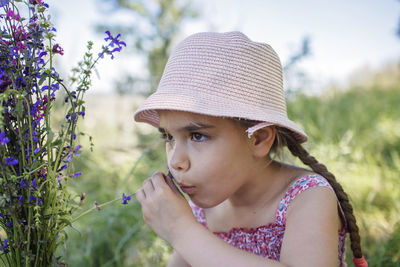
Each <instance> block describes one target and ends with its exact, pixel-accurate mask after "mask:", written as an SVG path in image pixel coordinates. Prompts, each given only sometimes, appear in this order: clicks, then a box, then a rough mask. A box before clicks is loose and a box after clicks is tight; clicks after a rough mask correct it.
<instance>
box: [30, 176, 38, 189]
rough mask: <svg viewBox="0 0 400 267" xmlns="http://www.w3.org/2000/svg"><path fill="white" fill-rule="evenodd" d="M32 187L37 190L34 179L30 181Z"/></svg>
mask: <svg viewBox="0 0 400 267" xmlns="http://www.w3.org/2000/svg"><path fill="white" fill-rule="evenodd" d="M31 184H32V186H33V187H34V188H35V189H37V183H36V178H35V179H33V181H32V183H31Z"/></svg>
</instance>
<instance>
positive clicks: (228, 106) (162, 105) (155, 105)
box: [134, 92, 308, 143]
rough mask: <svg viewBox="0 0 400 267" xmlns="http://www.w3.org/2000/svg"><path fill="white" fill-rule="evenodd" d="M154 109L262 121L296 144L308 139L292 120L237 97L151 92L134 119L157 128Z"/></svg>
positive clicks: (157, 119) (157, 120)
mask: <svg viewBox="0 0 400 267" xmlns="http://www.w3.org/2000/svg"><path fill="white" fill-rule="evenodd" d="M157 110H178V111H186V112H193V113H198V114H203V115H209V116H214V117H230V118H243V119H249V120H256V121H262V122H264V121H265V122H269V123H272V124H274V125H278V126H281V127H284V128H287V129H289V130H291V131H292V132H293V135H294V137H295V138H296V140H297V141H298V142H299V143H303V142H306V141H307V139H308V137H307V135H306V134H305V133H304V131H303V130H302V129H301V128H300V127H299V126H298V125H297V124H296V123H294V122H293V121H291V120H289V119H288V118H287V117H284V116H282V115H281V114H280V113H278V112H277V111H275V110H271V109H266V108H265V107H260V106H256V105H249V104H247V103H245V102H244V101H240V99H235V100H232V99H226V98H225V97H223V96H218V95H207V96H206V97H204V96H201V95H196V96H193V95H185V94H176V92H174V94H169V93H168V92H163V93H160V92H155V93H154V94H152V95H151V96H149V97H148V98H147V99H146V100H145V101H144V103H143V104H142V105H141V107H140V108H139V109H138V110H137V111H136V112H135V114H134V119H135V121H137V122H146V123H149V124H151V125H153V126H154V127H157V128H158V127H159V123H160V121H159V117H158V112H157Z"/></svg>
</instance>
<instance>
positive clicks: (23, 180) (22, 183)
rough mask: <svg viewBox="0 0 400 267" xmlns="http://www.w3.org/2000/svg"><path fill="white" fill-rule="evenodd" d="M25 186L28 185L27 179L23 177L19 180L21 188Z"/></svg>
mask: <svg viewBox="0 0 400 267" xmlns="http://www.w3.org/2000/svg"><path fill="white" fill-rule="evenodd" d="M25 187H26V183H25V179H24V178H22V179H21V180H20V181H19V188H21V189H24V188H25Z"/></svg>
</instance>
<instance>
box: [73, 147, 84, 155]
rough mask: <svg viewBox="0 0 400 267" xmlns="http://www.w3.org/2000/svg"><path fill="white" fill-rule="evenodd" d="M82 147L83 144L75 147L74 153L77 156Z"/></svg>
mask: <svg viewBox="0 0 400 267" xmlns="http://www.w3.org/2000/svg"><path fill="white" fill-rule="evenodd" d="M81 147H82V146H81V145H77V146H76V147H75V148H74V155H75V156H78V155H79V152H80V151H79V149H81Z"/></svg>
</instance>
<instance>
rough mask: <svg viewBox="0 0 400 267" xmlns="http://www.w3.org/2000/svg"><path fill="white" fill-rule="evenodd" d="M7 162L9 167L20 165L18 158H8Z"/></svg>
mask: <svg viewBox="0 0 400 267" xmlns="http://www.w3.org/2000/svg"><path fill="white" fill-rule="evenodd" d="M6 161H7V165H8V166H11V165H17V164H18V160H17V159H16V158H14V157H8V158H7V159H6Z"/></svg>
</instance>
